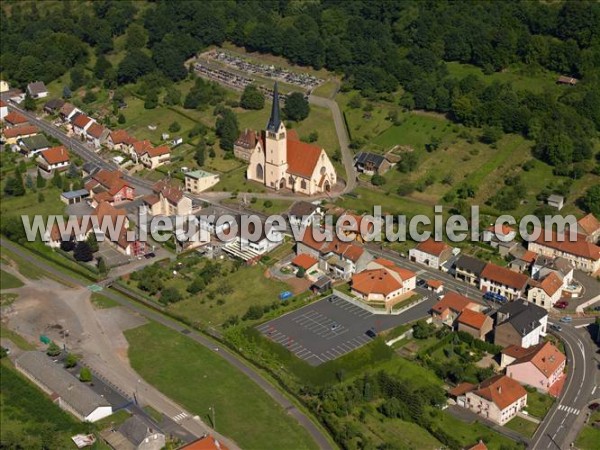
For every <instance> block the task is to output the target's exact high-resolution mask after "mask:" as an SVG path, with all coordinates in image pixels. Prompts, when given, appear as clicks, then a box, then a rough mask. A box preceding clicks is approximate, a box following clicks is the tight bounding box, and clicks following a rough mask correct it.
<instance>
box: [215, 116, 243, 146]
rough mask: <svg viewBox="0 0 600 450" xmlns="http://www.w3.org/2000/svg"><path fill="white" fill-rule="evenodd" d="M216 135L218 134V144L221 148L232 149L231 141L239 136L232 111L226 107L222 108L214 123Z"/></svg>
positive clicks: (236, 122)
mask: <svg viewBox="0 0 600 450" xmlns="http://www.w3.org/2000/svg"><path fill="white" fill-rule="evenodd" d="M216 131H217V136H219V138H220V141H219V145H220V147H221V148H222V149H223V150H228V151H231V150H233V143H234V142H235V141H236V139H237V138H238V136H239V130H238V121H237V118H236V116H235V114H234V112H233V111H232V110H230V109H228V108H223V109H222V110H221V114H220V115H219V118H218V119H217V123H216Z"/></svg>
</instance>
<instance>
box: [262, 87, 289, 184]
mask: <svg viewBox="0 0 600 450" xmlns="http://www.w3.org/2000/svg"><path fill="white" fill-rule="evenodd" d="M265 163H266V164H265V165H266V167H265V169H266V174H265V175H266V176H265V181H266V184H267V186H269V187H274V188H275V189H280V188H282V187H285V185H286V181H285V177H286V173H287V132H286V129H285V125H284V124H283V121H282V120H281V112H280V110H279V91H278V88H277V82H275V86H274V87H273V105H272V107H271V117H269V121H268V122H267V128H266V130H265Z"/></svg>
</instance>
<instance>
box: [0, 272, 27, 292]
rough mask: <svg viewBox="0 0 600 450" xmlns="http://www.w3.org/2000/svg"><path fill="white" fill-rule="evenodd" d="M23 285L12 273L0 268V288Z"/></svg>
mask: <svg viewBox="0 0 600 450" xmlns="http://www.w3.org/2000/svg"><path fill="white" fill-rule="evenodd" d="M21 286H23V282H22V281H21V280H19V279H18V278H17V277H15V276H14V275H13V274H11V273H8V272H6V271H5V270H0V289H14V288H19V287H21Z"/></svg>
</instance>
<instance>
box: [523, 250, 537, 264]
mask: <svg viewBox="0 0 600 450" xmlns="http://www.w3.org/2000/svg"><path fill="white" fill-rule="evenodd" d="M535 258H537V254H536V253H535V252H532V251H529V250H527V251H526V252H525V253H523V254H522V255H521V257H520V258H519V259H521V260H523V261H525V262H528V263H532V262H534V261H535Z"/></svg>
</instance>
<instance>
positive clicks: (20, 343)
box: [0, 325, 35, 350]
mask: <svg viewBox="0 0 600 450" xmlns="http://www.w3.org/2000/svg"><path fill="white" fill-rule="evenodd" d="M0 337H2V338H3V339H10V340H11V341H12V342H13V344H15V345H16V346H17V347H19V348H20V349H21V350H35V346H34V345H32V344H30V343H29V342H28V341H27V340H25V338H23V337H22V336H21V335H19V334H17V333H15V332H14V331H12V330H11V329H10V328H8V327H7V326H6V325H0Z"/></svg>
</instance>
